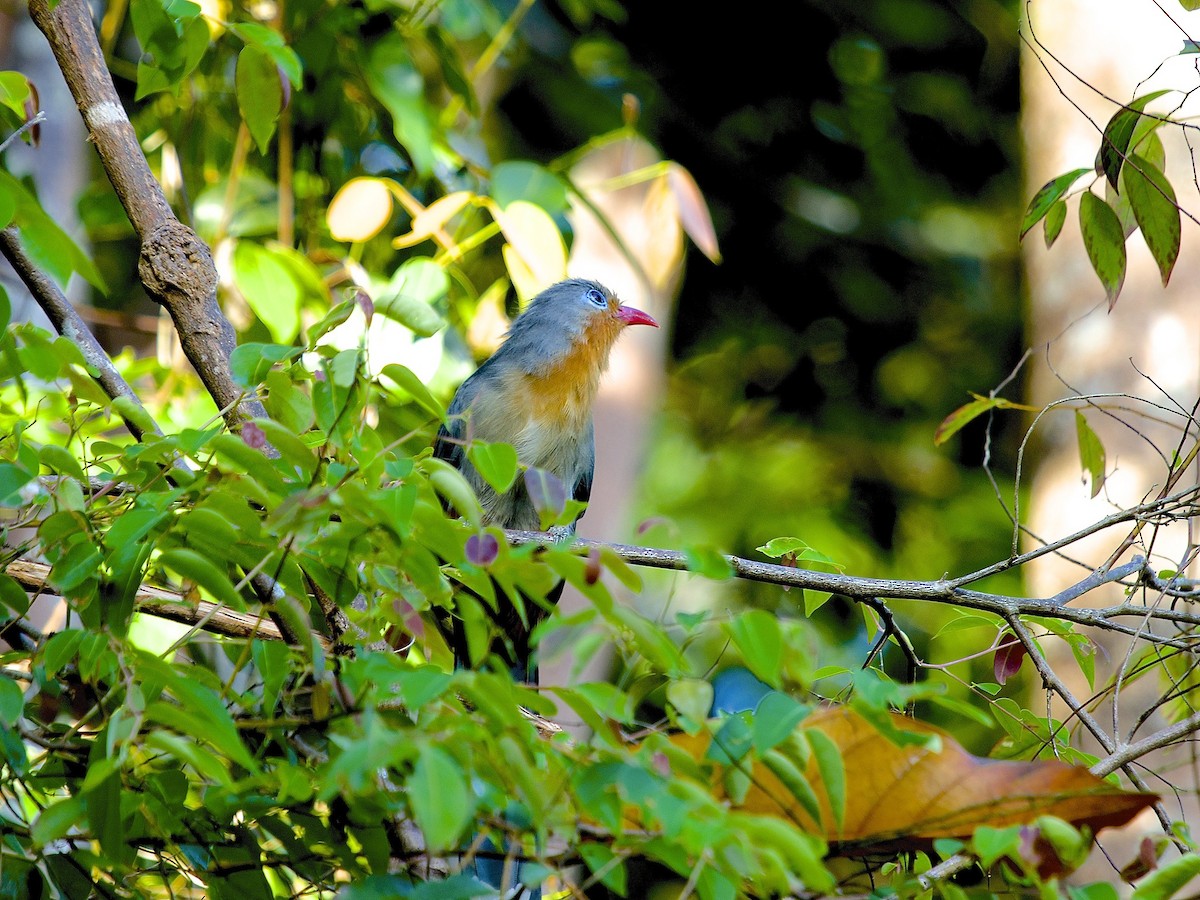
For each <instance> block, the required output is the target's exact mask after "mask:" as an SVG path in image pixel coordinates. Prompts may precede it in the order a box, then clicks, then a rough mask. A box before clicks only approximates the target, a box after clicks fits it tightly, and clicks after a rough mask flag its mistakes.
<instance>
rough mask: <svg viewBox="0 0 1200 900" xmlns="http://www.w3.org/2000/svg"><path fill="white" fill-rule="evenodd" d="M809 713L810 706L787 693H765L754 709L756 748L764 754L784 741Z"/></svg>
mask: <svg viewBox="0 0 1200 900" xmlns="http://www.w3.org/2000/svg"><path fill="white" fill-rule="evenodd" d="M807 715H808V708H807V707H805V706H803V705H802V704H800V703H797V702H796V701H795V700H793V699H792V698H791V697H789V696H788V695H787V694H783V693H780V692H779V691H771V692H770V693H768V694H765V695H764V696H763V698H762V700H760V701H759V703H758V706H757V707H756V708H755V710H754V726H753V731H754V749H755V750H757V751H758V752H759V753H760V754H762V753H766V752H767V751H768V750H770V749H771V748H772V747H775V746H777V745H779V744H781V743H783V742H784V741H785V740H787V738H789V737H791V735H792V732H794V731H795V730H796V726H797V725H799V724H800V723H801V722H802V721H803V720H804V717H805V716H807Z"/></svg>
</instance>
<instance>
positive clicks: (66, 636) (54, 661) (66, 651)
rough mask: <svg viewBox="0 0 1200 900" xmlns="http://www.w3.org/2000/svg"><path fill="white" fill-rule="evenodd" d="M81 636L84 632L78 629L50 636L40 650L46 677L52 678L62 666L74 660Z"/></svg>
mask: <svg viewBox="0 0 1200 900" xmlns="http://www.w3.org/2000/svg"><path fill="white" fill-rule="evenodd" d="M83 635H84V632H82V631H80V630H79V629H78V628H71V629H68V630H66V631H60V632H58V634H54V635H51V636H50V639H49V640H48V641H46V645H45V646H44V647H43V648H42V665H43V666H44V667H45V669H46V677H48V678H53V677H54V676H55V675H57V674H58V673H59V671H61V669H62V668H63V666H65V665H66V664H67V663H69V662H70V661H71V660H72V659H74V658H75V653H76V651H78V650H79V642H80V641H82V640H83Z"/></svg>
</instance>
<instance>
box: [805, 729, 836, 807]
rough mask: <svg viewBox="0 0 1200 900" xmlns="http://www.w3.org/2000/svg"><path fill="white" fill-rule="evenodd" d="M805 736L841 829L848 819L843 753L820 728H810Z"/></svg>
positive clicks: (830, 805)
mask: <svg viewBox="0 0 1200 900" xmlns="http://www.w3.org/2000/svg"><path fill="white" fill-rule="evenodd" d="M804 734H805V737H807V738H808V744H809V746H810V747H812V751H813V756H815V757H816V759H817V768H818V769H819V770H820V772H821V784H823V785H824V786H825V795H826V796H827V797H828V798H829V807H830V809H831V810H832V811H833V820H834V822H836V823H837V826H838V827H839V828H840V827H841V826H842V823H843V822H844V821H845V819H846V767H845V765H844V764H843V762H842V751H841V750H840V749H839V748H838V746H837V744H835V743H834V742H833V739H832V738H831V737H829V735H827V734H826V733H825V732H823V731H821V730H820V729H819V728H809V729H808V730H806V731H805V732H804Z"/></svg>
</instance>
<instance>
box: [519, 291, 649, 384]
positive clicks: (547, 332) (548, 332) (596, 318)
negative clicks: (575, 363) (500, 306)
mask: <svg viewBox="0 0 1200 900" xmlns="http://www.w3.org/2000/svg"><path fill="white" fill-rule="evenodd" d="M639 324H640V325H654V326H657V325H658V323H657V322H655V321H654V319H652V318H651V317H650V316H648V315H646V313H644V312H642V311H641V310H640V309H634V308H633V307H632V306H622V305H621V301H620V300H619V299H618V298H617V295H616V294H614V293H613V292H612V291H610V290H609V289H608V288H606V287H605V286H604V285H602V284H600V282H598V281H591V280H589V279H585V278H569V279H567V280H566V281H560V282H558V283H557V284H553V285H551V286H550V287H548V288H546V289H545V290H544V291H542V292H541V293H540V294H538V295H537V296H536V297H534V298H533V299H532V300H530V301H529V305H528V306H527V307H526V308H525V311H524V312H522V313H521V314H520V315H519V316H517V318H516V319H514V320H513V323H512V326H511V327H510V328H509V330H508V340H506V341H505V342H504V345H503V346H502V347H501V348H500V350H499V351H497V356H500V355H503V356H504V357H505V359H506V361H507V362H509V363H510V364H516V365H519V366H520V367H521V368H523V369H525V370H526V371H531V372H532V371H537V370H539V369H545V368H549V367H552V366H554V365H555V364H556V363H558V362H560V361H561V360H562V359H563V358H564V357H565V356H566V355H567V354H568V353H570V352H572V351H579V350H591V351H592V352H594V353H596V354H597V355H598V357H599V358H601V359H607V356H608V351H609V349H610V348H611V347H612V344H613V342H614V341H615V340H616V339H617V335H619V334H620V333H621V330H622V329H623V328H624V327H625V326H626V325H639Z"/></svg>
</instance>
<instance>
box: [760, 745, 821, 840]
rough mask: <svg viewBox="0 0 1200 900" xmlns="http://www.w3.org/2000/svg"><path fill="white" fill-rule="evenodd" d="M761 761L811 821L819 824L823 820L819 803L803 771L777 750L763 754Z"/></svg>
mask: <svg viewBox="0 0 1200 900" xmlns="http://www.w3.org/2000/svg"><path fill="white" fill-rule="evenodd" d="M762 761H763V765H765V766H766V767H767V768H768V769H769V770H770V771H771V774H773V775H774V776H775V777H776V778H778V779H779V780H780V781H781V782H783V786H784V787H786V788H787V789H788V792H789V793H790V794H791V795H792V796H793V797H795V798H796V800H797V801H798V802H799V803H800V805H801V806H802V807H803V808H804V811H805V812H806V813H808V815H809V816H811V817H812V820H813V821H814V822H820V821H821V819H822V818H823V817H822V815H821V802H820V801H819V800H818V799H817V794H816V792H815V791H814V790H813V788H812V784H810V783H809V780H808V778H807V777H806V776H805V774H804V771H803V769H802V768H801V767H800V766H798V765H796V763H795V761H794V760H792V759H791V758H790V757H789V756H788V755H787V754H784V753H781V752H780V751H779V750H768V751H767V752H766V753H764V754H763V757H762Z"/></svg>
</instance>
